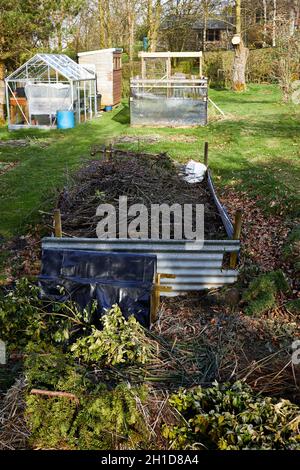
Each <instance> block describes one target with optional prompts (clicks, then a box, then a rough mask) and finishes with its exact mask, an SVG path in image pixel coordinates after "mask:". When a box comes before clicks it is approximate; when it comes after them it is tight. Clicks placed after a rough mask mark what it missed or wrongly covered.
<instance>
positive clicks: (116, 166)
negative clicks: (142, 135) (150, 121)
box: [58, 149, 226, 239]
mask: <svg viewBox="0 0 300 470" xmlns="http://www.w3.org/2000/svg"><path fill="white" fill-rule="evenodd" d="M110 153H111V155H110V158H109V159H106V158H105V155H106V152H105V151H103V158H101V159H100V160H94V161H91V162H90V163H89V164H88V165H87V166H85V168H83V169H81V170H79V171H78V172H77V174H76V175H75V176H74V177H73V184H71V186H69V187H66V188H65V189H64V190H63V191H62V193H61V194H60V197H59V201H58V207H59V208H60V210H61V213H62V226H63V231H64V233H66V234H67V235H69V236H75V237H86V238H95V237H96V226H97V223H98V221H99V217H98V218H97V217H96V210H97V207H98V206H99V205H100V204H103V203H105V204H113V205H114V206H115V207H116V212H117V220H118V204H117V202H118V198H119V196H127V198H128V207H129V206H130V205H133V204H144V205H145V206H146V207H147V209H148V214H150V213H151V212H150V206H151V204H168V205H170V206H172V205H173V204H175V203H176V204H180V205H181V206H183V205H184V204H192V205H193V213H194V216H193V219H194V220H193V222H194V225H195V211H196V204H203V205H204V217H205V224H204V231H205V238H206V239H224V238H226V232H225V229H224V226H223V223H222V220H221V217H220V215H219V213H218V210H217V208H216V206H215V203H214V201H213V198H212V196H211V194H210V190H209V188H208V184H207V181H206V180H205V181H203V182H202V183H201V184H200V183H199V184H195V185H190V184H189V183H187V182H184V181H183V180H182V178H181V177H180V175H179V173H178V170H177V168H176V166H175V165H174V164H173V162H172V160H171V159H170V158H169V157H168V156H167V155H166V154H160V155H149V154H143V153H134V152H127V151H122V150H117V149H112V150H111V152H110ZM133 219H134V217H131V218H129V220H128V222H130V221H131V220H133ZM149 224H150V220H149ZM149 229H150V225H149ZM161 230H162V227H160V231H161ZM172 236H174V221H173V223H172V222H171V238H172ZM117 238H118V232H117Z"/></svg>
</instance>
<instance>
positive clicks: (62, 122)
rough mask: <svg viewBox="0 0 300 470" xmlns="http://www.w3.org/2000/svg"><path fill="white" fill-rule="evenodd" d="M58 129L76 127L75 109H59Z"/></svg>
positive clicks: (57, 116)
mask: <svg viewBox="0 0 300 470" xmlns="http://www.w3.org/2000/svg"><path fill="white" fill-rule="evenodd" d="M56 119H57V129H72V128H73V127H75V117H74V112H73V111H63V110H61V111H57V113H56Z"/></svg>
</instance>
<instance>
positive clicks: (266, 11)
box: [263, 0, 268, 47]
mask: <svg viewBox="0 0 300 470" xmlns="http://www.w3.org/2000/svg"><path fill="white" fill-rule="evenodd" d="M263 7H264V42H263V47H267V34H268V29H267V24H268V9H267V0H263Z"/></svg>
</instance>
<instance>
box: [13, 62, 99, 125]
mask: <svg viewBox="0 0 300 470" xmlns="http://www.w3.org/2000/svg"><path fill="white" fill-rule="evenodd" d="M5 85H6V103H7V114H8V126H9V129H21V128H29V127H39V128H53V127H56V126H57V121H56V115H57V112H58V111H66V110H67V111H73V112H74V115H75V121H76V122H77V123H80V122H84V121H87V120H89V119H92V118H93V117H94V116H95V115H96V113H97V101H96V100H97V96H96V95H97V91H96V75H95V73H93V72H90V71H88V70H86V69H85V68H84V67H82V66H81V65H79V64H77V63H76V62H75V61H74V60H72V59H70V57H68V56H67V55H64V54H36V55H35V56H34V57H32V58H31V59H29V60H28V61H27V62H26V63H25V64H23V65H22V66H21V67H19V68H18V69H17V70H16V71H14V72H13V73H12V74H11V75H9V76H8V77H7V78H6V80H5Z"/></svg>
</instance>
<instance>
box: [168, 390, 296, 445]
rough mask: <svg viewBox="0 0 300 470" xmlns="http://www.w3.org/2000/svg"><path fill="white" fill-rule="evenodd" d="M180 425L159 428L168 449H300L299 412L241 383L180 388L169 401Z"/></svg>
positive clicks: (291, 405) (283, 401)
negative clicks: (254, 391) (178, 413)
mask: <svg viewBox="0 0 300 470" xmlns="http://www.w3.org/2000/svg"><path fill="white" fill-rule="evenodd" d="M170 404H171V405H172V406H173V407H174V408H175V409H176V410H177V411H179V412H180V413H181V415H182V417H183V420H184V422H183V424H182V425H181V426H173V427H168V426H166V425H164V427H163V435H164V437H165V438H166V439H168V441H169V443H170V445H171V448H172V449H186V448H191V447H193V448H195V447H196V448H197V447H199V448H202V447H206V448H208V449H218V450H242V449H243V450H245V449H264V450H272V449H287V450H290V449H293V450H296V449H297V450H300V435H299V425H300V409H299V407H297V406H296V405H293V404H292V403H290V402H289V401H287V400H281V401H279V402H278V403H276V402H275V401H274V400H273V399H272V398H270V397H263V396H256V395H254V394H253V392H252V390H251V389H250V387H248V386H247V385H245V384H242V383H241V382H237V383H235V384H233V385H230V384H222V385H219V384H218V383H214V384H213V387H210V388H207V389H204V388H202V387H197V388H195V389H192V390H188V391H186V390H181V391H179V392H178V393H176V394H174V395H172V396H171V398H170Z"/></svg>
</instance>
